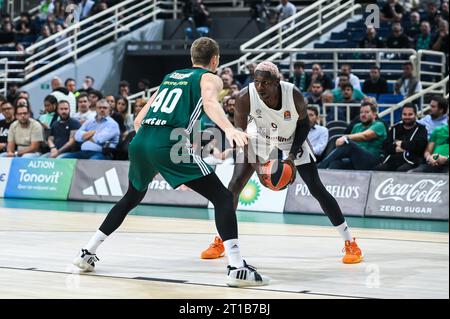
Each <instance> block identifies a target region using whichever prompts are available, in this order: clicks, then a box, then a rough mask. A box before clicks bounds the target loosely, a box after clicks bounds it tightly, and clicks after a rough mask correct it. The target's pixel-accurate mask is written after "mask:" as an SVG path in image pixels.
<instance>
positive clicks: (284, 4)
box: [276, 0, 297, 28]
mask: <svg viewBox="0 0 450 319" xmlns="http://www.w3.org/2000/svg"><path fill="white" fill-rule="evenodd" d="M276 11H277V20H278V22H281V21H283V20H286V19H287V18H289V17H290V16H293V15H294V14H295V13H296V12H297V8H296V7H295V6H294V5H293V4H292V3H291V2H290V1H289V0H281V1H280V4H279V5H278V6H277V8H276ZM293 24H294V21H292V23H291V24H290V25H286V26H285V27H284V28H288V27H289V26H293Z"/></svg>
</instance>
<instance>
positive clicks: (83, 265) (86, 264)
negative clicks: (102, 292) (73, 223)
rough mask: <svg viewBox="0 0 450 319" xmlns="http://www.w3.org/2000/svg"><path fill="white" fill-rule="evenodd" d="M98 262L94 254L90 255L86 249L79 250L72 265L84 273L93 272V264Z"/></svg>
mask: <svg viewBox="0 0 450 319" xmlns="http://www.w3.org/2000/svg"><path fill="white" fill-rule="evenodd" d="M97 261H99V259H98V258H97V255H96V254H92V253H90V252H89V251H88V250H87V249H81V252H80V253H79V255H78V256H77V257H76V258H75V259H74V261H73V264H74V265H75V266H77V267H78V268H80V269H81V270H83V271H84V272H91V271H94V268H95V262H97Z"/></svg>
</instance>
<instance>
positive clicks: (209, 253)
mask: <svg viewBox="0 0 450 319" xmlns="http://www.w3.org/2000/svg"><path fill="white" fill-rule="evenodd" d="M223 256H225V247H224V245H223V241H222V239H221V238H220V237H218V236H216V238H214V242H213V243H212V244H211V245H209V248H208V249H206V250H205V251H203V252H202V255H201V258H202V259H217V258H220V257H223Z"/></svg>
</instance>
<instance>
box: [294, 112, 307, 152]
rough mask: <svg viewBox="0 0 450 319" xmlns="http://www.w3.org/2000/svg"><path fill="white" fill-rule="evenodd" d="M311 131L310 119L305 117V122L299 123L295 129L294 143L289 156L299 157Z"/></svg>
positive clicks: (300, 121) (299, 121)
mask: <svg viewBox="0 0 450 319" xmlns="http://www.w3.org/2000/svg"><path fill="white" fill-rule="evenodd" d="M309 129H310V124H309V118H308V117H305V118H304V119H303V120H298V121H297V127H296V128H295V135H294V141H293V142H292V146H291V150H290V152H289V154H293V155H297V154H298V152H299V151H300V148H301V147H302V145H303V143H304V142H305V140H306V138H307V137H308V133H309Z"/></svg>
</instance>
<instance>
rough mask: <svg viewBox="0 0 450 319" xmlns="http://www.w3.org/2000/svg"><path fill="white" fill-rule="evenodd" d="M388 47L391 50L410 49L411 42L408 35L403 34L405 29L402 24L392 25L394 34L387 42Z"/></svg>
mask: <svg viewBox="0 0 450 319" xmlns="http://www.w3.org/2000/svg"><path fill="white" fill-rule="evenodd" d="M386 46H387V47H388V48H389V49H409V48H411V42H410V41H409V38H408V36H407V35H406V34H404V33H403V28H402V25H401V24H400V23H394V24H393V25H392V33H391V34H390V35H389V37H388V38H387V40H386Z"/></svg>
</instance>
